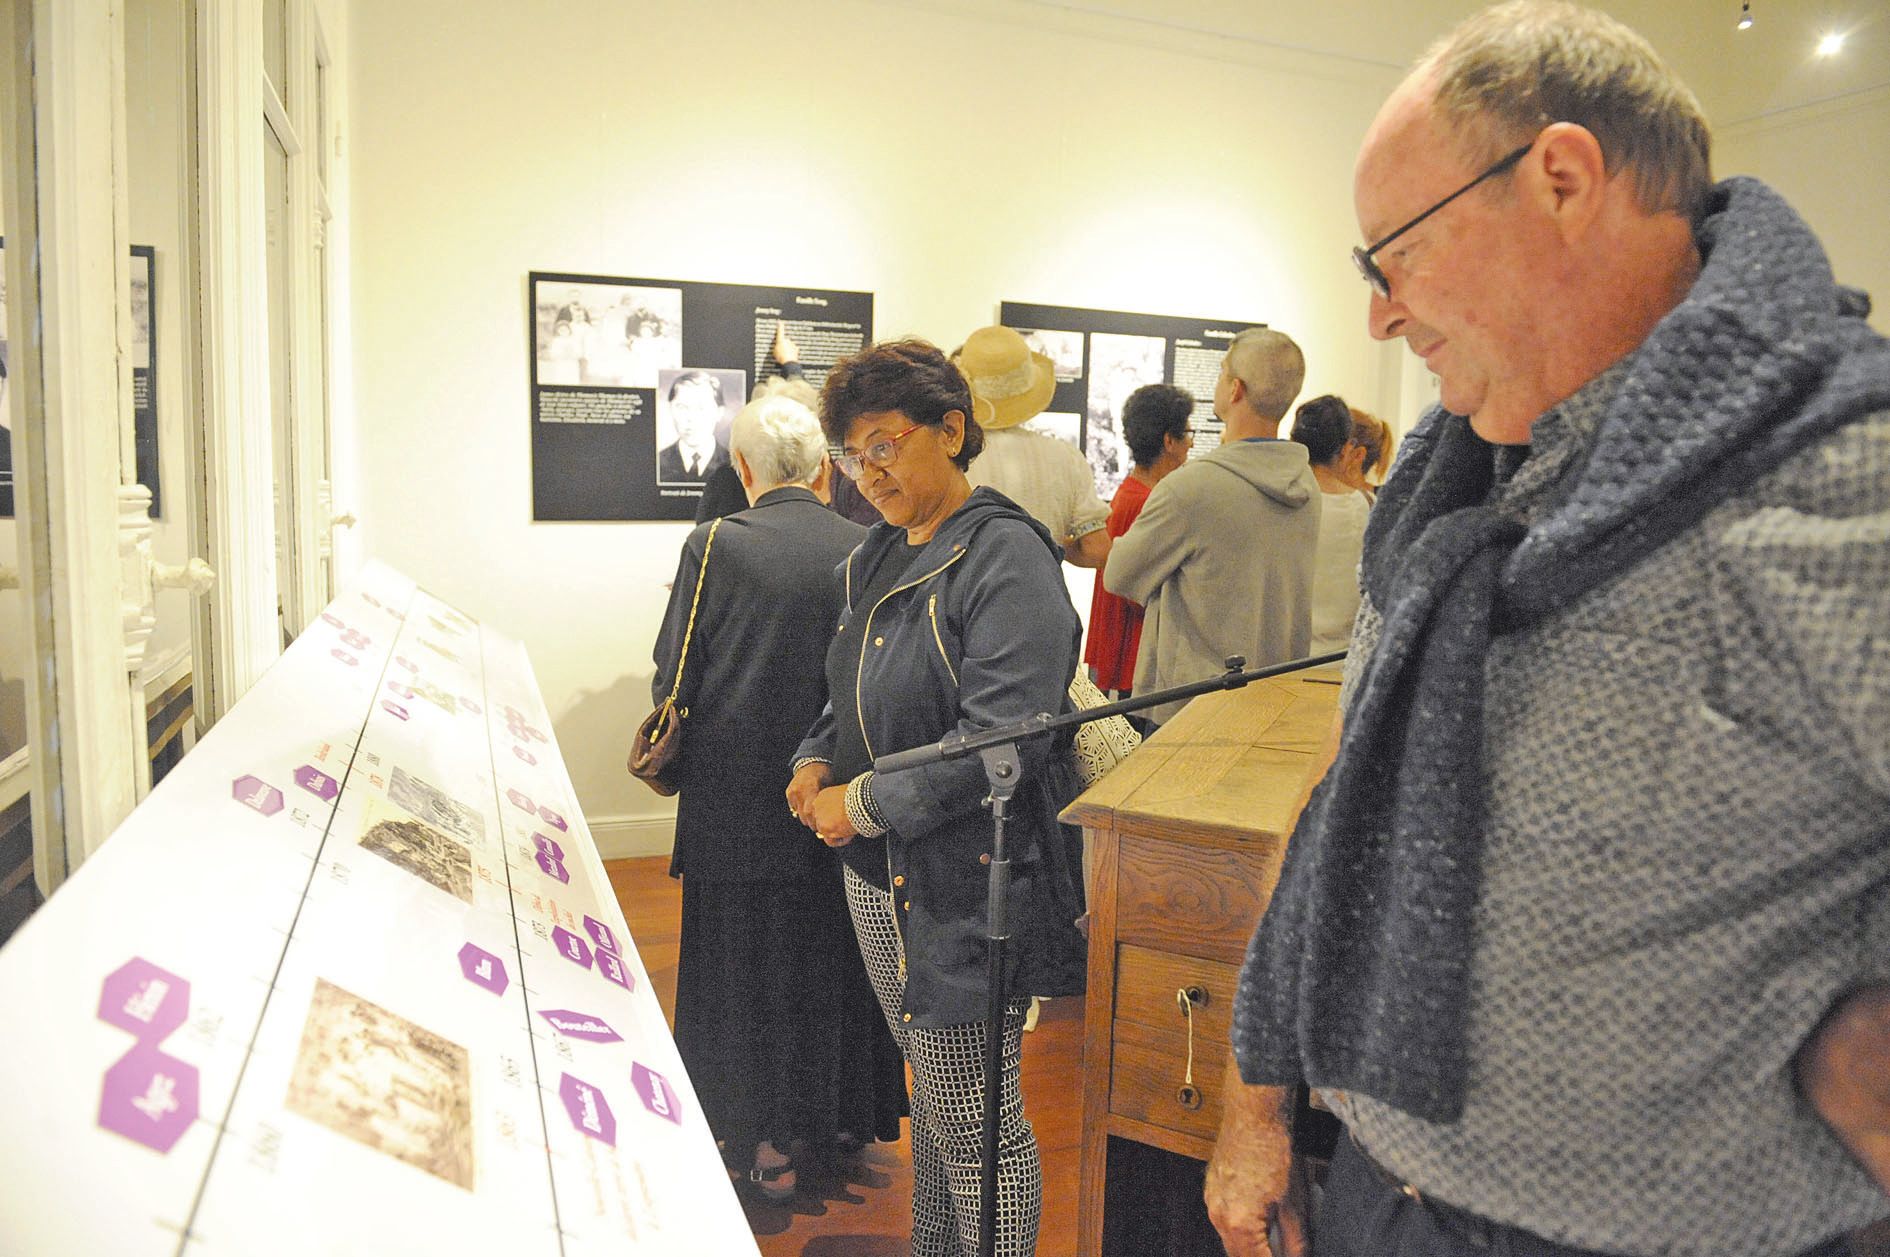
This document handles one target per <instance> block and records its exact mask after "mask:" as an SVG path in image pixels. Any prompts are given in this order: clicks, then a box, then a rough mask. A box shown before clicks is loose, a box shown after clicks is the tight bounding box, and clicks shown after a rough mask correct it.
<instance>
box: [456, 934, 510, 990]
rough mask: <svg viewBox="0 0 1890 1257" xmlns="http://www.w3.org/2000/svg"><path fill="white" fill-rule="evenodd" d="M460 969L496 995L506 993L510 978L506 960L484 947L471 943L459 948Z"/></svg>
mask: <svg viewBox="0 0 1890 1257" xmlns="http://www.w3.org/2000/svg"><path fill="white" fill-rule="evenodd" d="M459 971H460V972H461V973H463V974H465V975H466V980H467V981H468V982H471V983H472V984H473V985H475V986H483V987H485V988H486V989H487V990H488V991H491V992H492V993H493V994H494V995H503V994H505V987H506V983H507V981H508V979H507V978H506V976H505V962H504V961H503V960H500V959H499V958H498V957H497V956H495V955H493V954H492V953H491V952H489V951H487V950H486V949H485V948H483V947H476V946H474V945H473V944H471V943H468V944H466V945H465V946H464V947H462V948H460V949H459Z"/></svg>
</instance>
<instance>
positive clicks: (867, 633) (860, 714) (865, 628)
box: [853, 550, 966, 759]
mask: <svg viewBox="0 0 1890 1257" xmlns="http://www.w3.org/2000/svg"><path fill="white" fill-rule="evenodd" d="M965 553H966V552H965V551H963V550H959V551H957V552H956V553H954V554H953V555H952V557H951V558H949V559H946V560H945V561H944V562H943V563H941V564H939V565H938V566H937V567H935V568H933V569H932V570H931V571H929V572H927V573H926V574H925V575H923V576H921V577H919V579H917V580H912V581H907V582H906V583H905V584H903V585H894V586H893V587H892V588H891V589H888V590H887V591H886V592H885V593H884V594H883V595H882V596H881V597H880V600H879V601H878V602H876V603H874V604H873V609H872V610H871V611H868V612H867V613H866V623H865V624H863V625H861V626H860V663H859V666H858V667H856V668H855V669H854V670H853V714H854V716H855V717H856V718H857V719H858V720H859V722H860V741H862V742H864V743H866V757H867V758H868V759H878V758H879V756H878V755H877V754H876V753H875V752H874V750H873V735H872V734H870V733H868V732H867V731H866V704H865V703H863V702H862V701H861V700H860V678H862V677H863V676H865V675H866V644H867V643H868V642H870V641H871V640H872V639H873V617H874V616H876V615H878V614H879V609H880V608H881V607H883V606H885V605H886V599H888V598H890V597H892V596H893V595H894V594H900V593H904V592H905V591H906V590H908V589H913V588H916V587H918V586H920V585H923V584H925V582H927V581H929V580H931V579H932V578H933V577H934V576H937V575H938V574H939V573H940V572H942V571H944V570H945V569H946V568H948V567H950V566H951V565H952V564H954V563H956V562H958V560H960V559H962V558H964V557H965ZM941 649H943V647H941ZM957 680H958V679H957V678H956V677H954V678H952V683H953V684H954V685H955V684H957Z"/></svg>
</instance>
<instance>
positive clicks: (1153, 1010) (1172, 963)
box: [1116, 943, 1240, 1072]
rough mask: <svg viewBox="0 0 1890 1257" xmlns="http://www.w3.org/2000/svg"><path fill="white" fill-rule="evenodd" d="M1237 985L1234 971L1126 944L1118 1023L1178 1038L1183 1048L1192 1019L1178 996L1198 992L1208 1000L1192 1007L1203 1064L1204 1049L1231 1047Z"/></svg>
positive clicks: (1119, 975)
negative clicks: (1145, 1027)
mask: <svg viewBox="0 0 1890 1257" xmlns="http://www.w3.org/2000/svg"><path fill="white" fill-rule="evenodd" d="M1239 980H1240V969H1239V967H1238V966H1236V965H1230V964H1223V963H1221V962H1220V961H1217V960H1202V959H1200V958H1199V957H1196V956H1176V955H1173V954H1171V953H1169V952H1159V951H1151V950H1150V949H1149V948H1146V947H1135V946H1131V945H1129V944H1126V943H1125V944H1123V945H1121V946H1120V947H1118V948H1117V950H1116V1020H1117V1021H1133V1022H1136V1023H1138V1024H1140V1025H1144V1026H1148V1027H1149V1028H1150V1029H1154V1030H1161V1031H1166V1032H1168V1033H1170V1034H1179V1035H1181V1036H1182V1037H1183V1040H1184V1042H1185V1040H1186V1038H1187V1034H1188V1014H1187V1012H1186V1010H1184V1009H1183V1008H1182V1006H1181V1004H1180V1003H1179V1001H1177V1000H1176V998H1175V994H1176V992H1177V991H1182V990H1191V991H1199V992H1200V994H1201V997H1204V998H1196V999H1195V1001H1194V1052H1195V1059H1196V1060H1199V1059H1200V1058H1201V1052H1202V1050H1203V1049H1204V1048H1207V1047H1214V1048H1222V1047H1225V1046H1226V1045H1227V1035H1228V1026H1229V1023H1230V1020H1231V1018H1232V1015H1233V1008H1234V987H1235V985H1236V984H1237V983H1238V982H1239ZM1197 1072H1198V1071H1197Z"/></svg>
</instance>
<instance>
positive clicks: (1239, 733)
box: [1063, 667, 1339, 1257]
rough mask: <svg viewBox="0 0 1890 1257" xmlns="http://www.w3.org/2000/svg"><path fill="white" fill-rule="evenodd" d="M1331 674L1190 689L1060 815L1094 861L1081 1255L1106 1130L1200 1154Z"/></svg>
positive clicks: (1091, 1224)
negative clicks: (1240, 982) (1169, 716)
mask: <svg viewBox="0 0 1890 1257" xmlns="http://www.w3.org/2000/svg"><path fill="white" fill-rule="evenodd" d="M1337 680H1338V669H1337V667H1326V668H1320V669H1314V670H1310V671H1307V672H1299V673H1294V674H1291V675H1289V676H1286V677H1279V678H1274V679H1272V680H1268V681H1260V682H1256V683H1254V684H1253V685H1250V686H1248V687H1247V688H1245V689H1242V690H1233V691H1229V692H1226V693H1218V694H1208V695H1203V696H1202V697H1200V698H1197V699H1195V700H1194V701H1193V702H1192V703H1190V704H1189V705H1188V706H1187V707H1186V708H1185V709H1184V710H1183V711H1182V712H1181V714H1180V715H1178V716H1177V717H1176V718H1175V719H1174V720H1172V721H1170V722H1169V723H1168V724H1167V725H1165V726H1163V727H1162V729H1161V730H1160V731H1159V732H1157V733H1156V734H1155V736H1154V737H1152V738H1150V739H1149V741H1148V742H1147V743H1145V744H1144V745H1143V746H1142V747H1141V749H1139V750H1137V751H1136V752H1135V753H1134V754H1133V755H1131V756H1130V757H1129V758H1128V759H1127V760H1126V761H1124V762H1123V763H1122V765H1120V766H1119V767H1118V768H1116V770H1115V771H1113V772H1111V773H1110V774H1109V775H1108V776H1107V777H1105V778H1103V779H1102V780H1101V781H1099V782H1097V783H1096V784H1095V785H1094V786H1092V787H1090V789H1089V790H1087V791H1085V792H1084V793H1083V795H1082V796H1081V797H1080V798H1078V799H1077V800H1076V802H1074V803H1072V804H1071V805H1070V806H1069V808H1068V809H1066V810H1065V811H1064V813H1063V819H1064V820H1066V821H1068V822H1070V823H1072V824H1080V825H1082V826H1083V829H1084V839H1085V842H1086V844H1087V845H1088V846H1089V848H1090V850H1091V853H1092V857H1093V859H1094V875H1093V879H1092V884H1091V887H1090V921H1089V994H1088V996H1087V1004H1086V1007H1085V1011H1084V1019H1083V1150H1082V1188H1081V1199H1080V1201H1079V1203H1078V1207H1077V1214H1078V1222H1077V1227H1078V1231H1077V1252H1078V1253H1079V1254H1082V1255H1083V1257H1099V1255H1100V1254H1101V1253H1102V1245H1103V1207H1104V1196H1105V1194H1106V1193H1105V1183H1106V1170H1107V1160H1108V1150H1109V1137H1110V1136H1112V1135H1114V1136H1118V1137H1121V1138H1125V1139H1132V1140H1135V1141H1137V1142H1139V1143H1144V1144H1151V1145H1153V1146H1155V1147H1158V1148H1163V1149H1166V1150H1168V1151H1169V1152H1174V1153H1180V1154H1182V1155H1184V1156H1188V1157H1193V1158H1196V1159H1197V1160H1206V1159H1207V1157H1208V1155H1209V1153H1210V1152H1211V1151H1212V1150H1213V1146H1214V1136H1215V1132H1216V1131H1217V1130H1218V1129H1219V1127H1220V1121H1221V1080H1222V1075H1223V1073H1224V1071H1225V1070H1226V1068H1227V1058H1228V1053H1229V1051H1230V1049H1229V1047H1228V1025H1229V1017H1230V1014H1231V1012H1232V1007H1233V999H1234V988H1235V984H1236V981H1237V979H1238V978H1239V974H1240V962H1241V959H1242V957H1243V956H1244V955H1245V954H1246V948H1247V940H1248V938H1249V936H1251V934H1252V933H1253V927H1254V923H1255V922H1256V921H1258V920H1259V918H1260V913H1261V912H1262V910H1264V909H1265V907H1266V904H1267V899H1268V897H1269V896H1271V894H1272V893H1273V887H1274V885H1275V884H1276V883H1277V881H1278V880H1279V872H1280V860H1281V857H1282V855H1283V854H1284V851H1285V846H1286V843H1285V840H1286V836H1287V831H1286V825H1287V820H1288V818H1289V816H1290V815H1291V813H1292V809H1293V805H1294V804H1295V803H1296V802H1297V801H1298V798H1299V792H1300V789H1301V787H1302V785H1303V783H1304V781H1305V777H1306V774H1307V772H1308V771H1309V770H1310V769H1311V767H1312V761H1313V758H1314V756H1315V755H1316V754H1317V752H1318V750H1319V748H1320V747H1321V746H1322V745H1323V744H1324V742H1325V738H1326V735H1327V733H1328V731H1329V730H1330V728H1331V725H1332V718H1333V712H1334V710H1335V708H1336V707H1337V703H1338V694H1339V687H1338V685H1337V684H1336V682H1337ZM1179 991H1188V992H1189V994H1190V997H1191V1001H1192V1004H1193V1016H1192V1018H1190V1016H1189V1014H1188V1011H1187V1009H1186V1008H1185V1007H1184V1006H1183V1005H1182V1004H1181V1003H1180V1002H1179V1001H1178V1000H1177V992H1179ZM1190 1021H1192V1030H1191V1029H1190ZM1190 1034H1192V1050H1193V1071H1192V1076H1193V1081H1192V1083H1190V1082H1189V1081H1188V1060H1189V1051H1190Z"/></svg>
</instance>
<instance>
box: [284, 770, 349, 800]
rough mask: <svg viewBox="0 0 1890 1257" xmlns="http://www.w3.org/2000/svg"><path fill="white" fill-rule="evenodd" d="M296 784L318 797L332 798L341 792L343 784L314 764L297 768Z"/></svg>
mask: <svg viewBox="0 0 1890 1257" xmlns="http://www.w3.org/2000/svg"><path fill="white" fill-rule="evenodd" d="M295 784H296V785H298V786H300V787H302V789H304V790H306V791H308V792H309V793H310V794H312V795H314V796H315V797H316V798H318V799H332V798H334V797H335V796H336V795H338V794H340V793H341V784H340V783H339V782H337V781H336V780H335V779H334V778H333V777H330V776H329V775H328V774H327V773H325V772H323V771H322V770H321V769H319V768H317V767H315V765H313V764H303V765H301V766H300V767H298V768H297V769H296V770H295Z"/></svg>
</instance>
